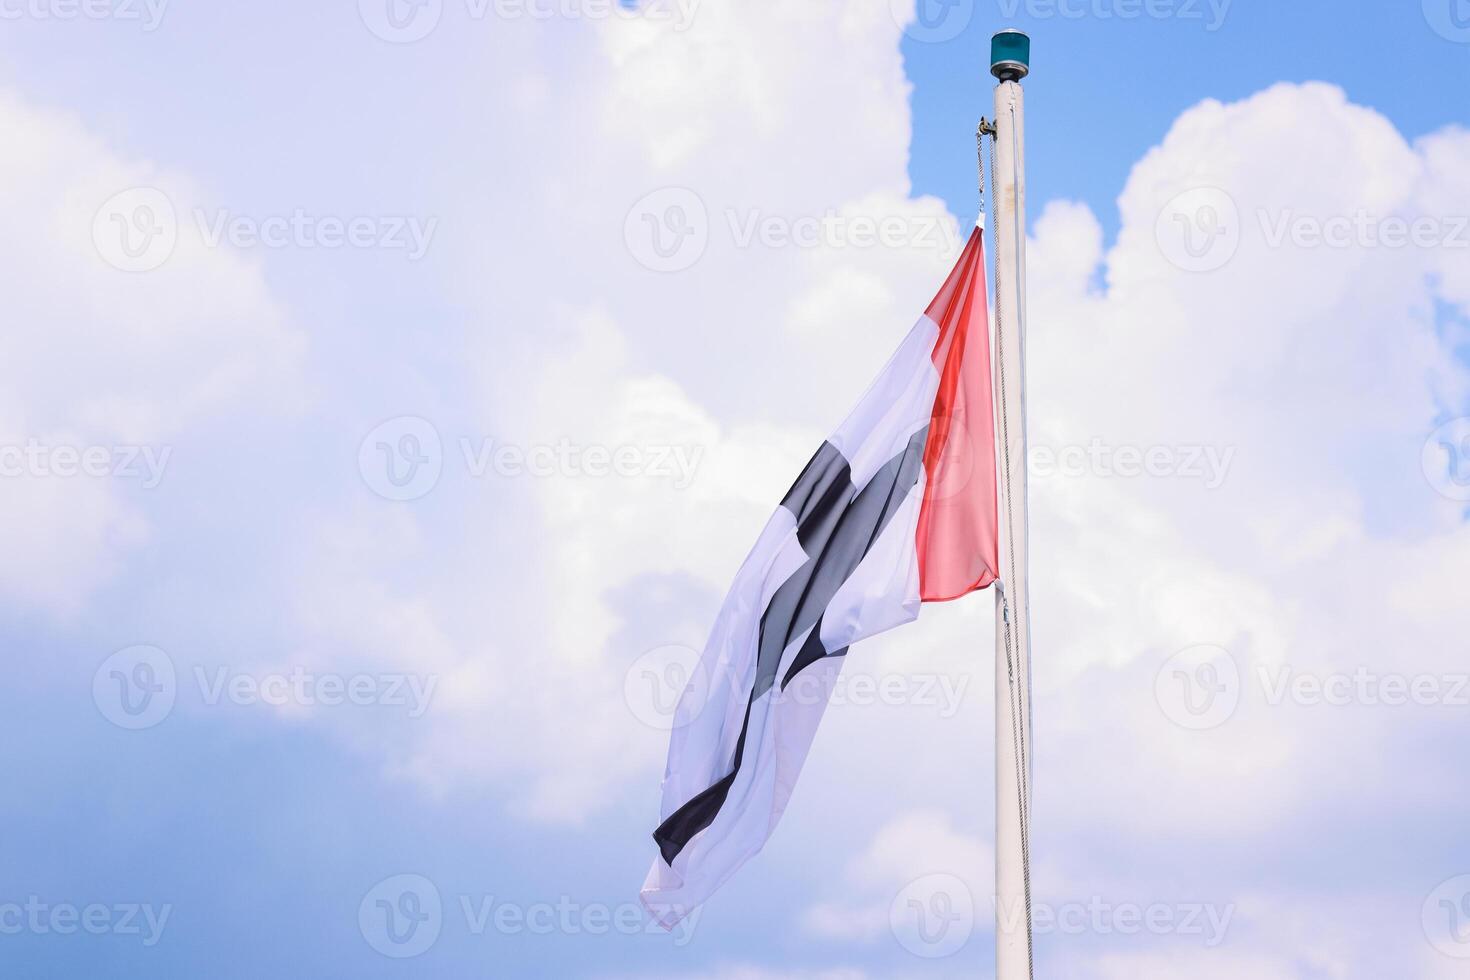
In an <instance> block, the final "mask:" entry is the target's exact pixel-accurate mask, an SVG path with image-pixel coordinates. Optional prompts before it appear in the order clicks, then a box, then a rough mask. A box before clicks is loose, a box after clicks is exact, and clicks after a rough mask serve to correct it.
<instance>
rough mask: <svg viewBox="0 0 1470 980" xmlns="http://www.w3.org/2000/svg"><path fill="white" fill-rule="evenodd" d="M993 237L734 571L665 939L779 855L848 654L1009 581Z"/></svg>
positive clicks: (686, 720) (688, 751)
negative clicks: (996, 392)
mask: <svg viewBox="0 0 1470 980" xmlns="http://www.w3.org/2000/svg"><path fill="white" fill-rule="evenodd" d="M983 237H984V236H983V233H982V231H981V230H980V229H978V228H977V229H976V230H975V232H974V233H973V234H972V235H971V236H970V240H969V242H968V243H967V244H966V246H965V249H964V252H963V253H962V254H961V256H960V259H959V262H958V263H957V264H956V266H955V268H954V271H953V272H951V273H950V276H949V278H948V280H947V281H946V282H945V283H944V287H943V288H942V289H941V290H940V291H939V294H938V295H937V296H936V297H935V298H934V302H933V303H931V304H930V305H929V308H928V310H927V311H925V313H924V315H923V316H922V317H920V318H919V322H918V323H917V324H916V325H915V326H914V328H913V330H911V331H910V332H909V334H908V336H907V338H906V339H905V340H904V341H903V343H902V344H901V345H900V346H899V348H898V351H897V352H896V353H895V354H894V355H893V357H892V358H890V359H889V361H888V363H887V365H885V366H884V368H883V370H882V372H881V373H880V374H879V375H878V378H877V380H876V381H874V382H873V384H872V385H871V386H870V387H869V388H868V390H867V392H866V393H865V394H864V395H863V397H862V400H861V401H859V402H858V404H857V407H856V408H855V409H853V411H852V412H851V414H849V415H848V417H847V419H846V421H844V422H843V423H842V425H841V427H840V428H838V430H837V431H836V433H834V434H833V435H832V437H831V438H830V439H829V440H827V442H825V443H823V444H822V446H821V448H820V449H818V450H817V452H816V455H815V456H813V457H812V459H811V461H810V462H809V463H807V465H806V468H805V469H803V470H802V472H801V475H800V476H799V477H797V480H796V482H795V483H794V484H793V485H792V487H791V489H790V490H789V491H788V492H787V494H786V496H785V499H783V500H782V501H781V506H780V507H778V508H777V510H776V513H775V515H774V516H773V517H772V518H771V520H770V521H769V523H767V525H766V527H765V530H764V531H762V532H761V535H760V537H759V539H758V540H757V541H756V543H755V547H754V548H753V549H751V552H750V554H749V556H748V557H747V558H746V559H745V563H744V564H743V565H742V566H741V568H740V571H739V572H738V573H737V575H736V576H735V582H734V584H733V585H732V586H731V587H730V592H729V595H727V596H726V598H725V602H724V605H723V606H722V607H721V609H720V613H719V616H718V617H717V618H716V620H715V624H714V627H713V629H712V630H711V632H710V637H709V641H708V643H707V644H706V645H705V648H704V652H703V654H702V656H701V658H700V662H699V667H698V669H697V671H696V672H695V675H694V677H693V678H692V679H691V681H690V683H689V685H688V687H687V688H686V689H685V692H684V694H683V696H682V697H681V698H680V701H679V705H678V708H677V709H676V712H675V716H674V726H673V734H672V736H671V739H670V744H669V757H668V766H667V768H666V770H665V773H664V782H663V802H662V808H661V819H662V823H661V824H660V825H659V827H658V829H657V830H655V831H654V834H653V837H654V841H655V842H656V843H657V845H658V855H657V856H656V857H655V858H654V862H653V867H652V869H651V870H650V871H649V873H648V878H647V880H646V881H645V883H644V886H643V891H642V898H643V902H644V904H645V905H646V906H647V908H648V909H649V911H650V913H651V914H652V915H653V916H654V917H655V918H656V919H657V920H658V921H659V922H660V923H662V924H663V925H664V926H665V927H666V928H672V927H673V926H674V925H675V924H677V923H678V922H679V921H680V920H681V919H682V918H684V917H685V916H686V915H688V914H689V913H690V912H691V911H693V910H694V909H695V908H696V907H698V906H699V905H700V904H701V903H703V902H704V901H705V899H707V898H708V897H709V896H710V895H711V894H712V893H713V892H714V891H715V890H716V889H718V888H719V887H720V886H721V885H722V884H724V882H725V881H726V880H728V879H729V877H730V876H731V875H732V874H734V873H735V871H736V870H737V869H738V868H739V867H740V866H741V865H742V864H744V863H745V862H746V861H747V860H749V859H750V858H751V857H752V856H754V855H755V854H756V853H757V852H758V851H760V849H761V848H762V847H763V846H764V845H765V842H766V840H767V839H768V838H769V836H770V834H771V832H772V831H773V830H774V829H775V826H776V823H777V822H778V821H779V820H780V817H781V814H782V812H783V811H784V810H785V809H786V804H787V802H788V800H789V799H790V797H791V791H792V789H793V787H794V786H795V783H796V778H797V775H798V774H799V773H800V771H801V767H802V764H803V763H804V762H805V760H806V756H807V752H808V750H809V749H810V747H811V743H812V738H813V737H814V736H815V734H816V730H817V724H818V722H820V721H821V718H822V714H823V712H824V711H825V709H826V707H827V702H828V700H829V699H830V697H831V693H832V689H833V686H834V684H835V683H836V680H837V677H838V674H839V673H840V671H841V669H842V664H843V660H844V658H845V656H846V655H847V652H848V648H849V647H850V646H851V645H852V644H853V643H855V642H857V641H858V640H861V639H864V638H865V637H869V636H873V635H874V634H877V633H881V632H883V631H884V630H888V629H891V628H893V627H895V626H899V625H901V624H903V623H907V622H911V621H912V620H914V619H915V618H916V617H917V616H918V613H919V606H920V604H921V603H923V602H937V601H944V600H948V599H955V598H958V597H960V596H962V595H965V594H967V593H969V592H972V591H974V590H976V589H982V588H985V587H986V586H988V585H990V584H991V582H993V581H994V580H995V578H996V566H997V558H996V550H997V535H996V527H997V520H996V463H995V426H994V411H995V409H994V404H993V402H992V398H991V381H990V379H991V373H990V343H989V327H988V313H987V309H986V285H985V255H984V248H983V245H982V242H983Z"/></svg>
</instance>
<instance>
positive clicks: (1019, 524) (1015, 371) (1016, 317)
mask: <svg viewBox="0 0 1470 980" xmlns="http://www.w3.org/2000/svg"><path fill="white" fill-rule="evenodd" d="M1029 56H1030V41H1029V40H1028V39H1027V38H1026V36H1025V35H1024V34H1020V33H1019V32H1016V31H1005V32H1002V33H1001V34H997V35H996V37H995V40H994V42H993V46H992V67H991V71H992V72H993V73H994V74H995V75H996V77H997V78H999V79H1000V84H999V85H997V86H996V89H995V155H994V164H993V166H992V170H993V174H992V194H993V200H994V201H995V344H996V352H995V353H996V357H995V382H996V385H995V387H996V395H995V398H996V429H997V445H998V463H999V467H1000V474H999V475H1000V499H999V512H1000V513H999V516H1000V577H1001V581H1000V585H1001V588H999V589H997V590H996V606H995V916H996V929H995V970H996V978H997V980H1031V978H1032V975H1033V974H1032V944H1031V938H1032V937H1031V867H1030V864H1031V855H1030V831H1031V826H1030V824H1031V749H1030V746H1031V653H1030V651H1031V617H1030V603H1029V601H1028V594H1027V580H1026V531H1027V514H1026V499H1027V498H1026V460H1027V445H1026V394H1025V385H1026V357H1025V355H1026V350H1025V347H1026V176H1025V174H1026V170H1025V123H1024V120H1025V112H1024V110H1025V103H1024V101H1023V98H1022V93H1021V85H1020V80H1021V79H1022V78H1024V77H1025V75H1026V73H1027V71H1028V62H1029Z"/></svg>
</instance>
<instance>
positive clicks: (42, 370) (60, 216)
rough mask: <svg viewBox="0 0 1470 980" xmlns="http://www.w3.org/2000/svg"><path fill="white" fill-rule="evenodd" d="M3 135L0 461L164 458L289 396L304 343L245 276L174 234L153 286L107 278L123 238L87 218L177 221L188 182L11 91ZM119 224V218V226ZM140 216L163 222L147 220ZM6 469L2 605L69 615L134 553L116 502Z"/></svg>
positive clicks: (106, 222)
mask: <svg viewBox="0 0 1470 980" xmlns="http://www.w3.org/2000/svg"><path fill="white" fill-rule="evenodd" d="M0 128H3V129H4V131H5V133H6V139H5V140H4V143H3V146H0V214H3V215H4V217H5V224H6V227H7V228H10V229H12V230H13V231H14V233H12V234H7V235H5V236H4V237H3V240H0V295H3V296H4V297H5V317H6V319H5V327H4V329H3V330H0V445H4V446H6V447H22V448H23V447H27V446H28V444H30V443H31V442H32V441H34V442H35V443H37V444H39V445H41V446H45V447H73V448H76V449H79V450H80V449H86V448H88V447H99V448H103V449H106V450H108V451H109V453H113V452H114V451H116V450H117V447H136V446H141V445H150V446H152V447H155V448H156V449H158V450H160V451H162V449H163V448H164V447H166V446H167V445H168V443H169V442H170V441H171V440H173V439H177V438H179V437H181V436H185V435H188V434H191V433H198V432H199V431H200V428H201V426H202V424H203V423H205V422H206V421H208V420H210V419H211V418H212V417H213V416H217V415H218V414H219V413H220V412H221V411H222V410H223V409H226V408H239V407H242V406H244V405H246V404H266V405H271V406H276V405H280V404H283V403H285V402H289V401H290V400H292V399H294V398H296V397H297V393H296V387H297V385H298V384H299V382H298V381H297V380H296V379H295V376H294V371H295V362H296V360H297V358H298V356H299V354H300V349H301V339H300V337H299V336H298V335H297V334H296V333H294V332H293V330H292V329H291V328H290V327H289V326H288V325H287V324H286V322H285V316H284V314H283V312H282V311H281V310H280V309H279V308H278V307H277V305H276V304H275V302H274V301H273V300H272V298H271V296H270V294H269V291H268V289H267V288H266V286H265V283H264V282H263V280H262V278H261V275H260V273H259V271H258V270H257V269H255V268H253V267H252V266H250V265H248V264H246V263H245V262H243V261H241V260H240V259H239V258H237V257H235V256H232V255H230V254H227V253H224V252H220V251H212V250H210V249H207V248H206V247H205V246H204V243H203V242H202V241H200V240H199V239H198V237H197V236H196V235H192V234H190V233H188V228H187V223H185V228H184V233H183V234H181V235H180V236H179V238H178V241H177V245H176V247H175V248H174V249H173V251H172V254H171V256H169V257H168V258H167V260H166V261H164V262H163V264H162V265H161V266H160V267H158V268H156V269H154V270H153V271H148V272H127V271H121V270H120V269H119V268H116V267H114V266H113V265H110V264H109V263H108V261H106V256H108V255H109V254H111V255H113V257H115V258H116V257H117V255H118V254H119V253H113V252H110V251H108V249H109V248H110V244H109V243H108V241H107V240H106V238H105V236H107V235H111V234H114V233H116V234H119V235H120V234H122V233H124V229H123V228H121V227H118V226H116V225H114V224H113V223H112V222H111V220H110V217H111V216H109V215H105V214H104V216H103V217H102V218H101V219H100V221H99V219H98V214H99V209H103V208H104V206H105V205H106V204H107V202H109V200H112V199H114V198H115V196H116V195H119V194H126V193H128V192H130V191H132V190H134V189H137V188H153V189H156V190H158V191H162V192H163V194H164V195H165V196H166V197H167V198H168V199H170V200H171V203H172V205H173V206H174V208H175V210H176V212H177V214H179V215H183V214H184V213H185V210H186V209H187V208H189V207H190V206H192V204H193V203H194V202H195V201H197V200H198V194H199V192H198V190H197V189H196V188H195V187H194V186H193V185H192V183H191V182H190V181H189V179H188V178H187V177H185V176H183V175H180V174H177V173H171V172H168V171H167V170H165V169H164V168H161V167H159V166H157V165H155V164H152V163H149V162H145V161H137V160H129V159H125V158H123V157H122V156H121V155H120V154H118V153H117V152H115V151H113V150H112V149H111V148H110V147H109V146H108V145H107V144H105V143H104V142H103V141H102V140H100V139H98V138H96V137H95V136H93V135H91V134H89V133H88V132H87V131H86V130H85V129H84V128H83V127H82V126H81V125H80V124H79V123H77V122H76V121H74V120H73V119H71V118H70V117H67V116H65V115H62V114H60V113H58V112H55V111H52V110H49V109H44V108H41V107H38V106H36V105H33V104H31V103H29V102H27V101H25V100H24V99H22V98H21V97H19V96H17V95H16V94H14V93H12V92H5V91H0ZM123 200H124V203H125V204H127V203H128V202H129V201H131V200H132V199H131V198H124V199H123ZM143 200H147V201H149V202H152V201H154V200H156V198H145V199H143ZM125 210H126V211H127V213H125V214H121V215H119V217H120V218H123V219H127V218H130V217H132V216H134V215H133V213H132V209H131V205H129V206H128V207H127V208H125ZM137 216H138V217H139V218H140V219H142V218H143V217H147V219H148V221H149V222H152V224H150V227H155V228H163V227H165V226H166V225H167V223H168V219H167V216H166V215H165V214H164V213H162V212H157V213H154V212H149V214H148V215H147V216H144V215H142V214H139V215H137ZM94 229H96V230H97V232H98V234H100V235H103V236H104V240H103V248H102V249H101V250H99V246H98V244H97V242H96V241H95V240H94ZM129 231H130V232H137V233H138V235H139V236H141V231H139V230H138V229H136V228H134V229H129ZM119 241H120V239H119ZM142 241H143V240H142V238H141V237H138V238H136V239H135V240H134V245H135V246H136V247H137V248H140V249H141V248H142ZM158 241H162V239H159V240H158ZM159 247H162V246H159ZM145 254H146V251H145ZM160 254H167V253H166V251H165V252H163V253H160ZM122 451H126V449H124V450H122ZM7 465H8V467H9V468H11V469H13V468H14V466H20V467H21V469H20V470H18V471H15V472H9V473H7V475H6V476H4V477H3V478H0V537H3V538H4V539H5V540H6V541H8V542H10V543H11V545H12V547H7V548H6V550H5V556H4V558H0V599H3V600H5V601H8V602H10V603H13V604H14V605H16V606H18V607H21V608H32V607H41V608H43V609H48V610H52V611H55V612H68V611H75V610H77V609H78V608H80V606H81V604H82V603H83V602H84V600H85V597H86V596H87V595H88V594H89V593H90V592H91V591H92V590H94V589H95V588H96V587H98V586H99V585H101V584H103V583H104V582H106V581H108V580H109V579H110V578H111V577H112V576H113V575H114V574H116V573H117V572H118V570H119V569H121V568H122V567H124V566H125V562H126V557H127V555H128V553H129V552H130V551H132V550H133V549H134V548H136V547H137V546H138V545H139V544H140V543H142V542H143V541H145V540H147V538H148V524H147V522H146V520H145V519H144V518H143V517H142V515H141V511H140V509H139V508H138V507H137V506H136V501H134V500H130V499H129V496H128V493H129V490H130V489H131V487H129V486H127V485H126V483H127V481H126V480H124V479H121V478H118V477H113V478H107V477H98V476H72V477H67V476H54V475H52V476H48V475H45V473H44V472H41V471H38V470H36V469H35V468H34V467H33V466H32V465H31V464H27V463H21V462H19V461H18V460H17V459H16V458H15V457H13V456H12V457H7Z"/></svg>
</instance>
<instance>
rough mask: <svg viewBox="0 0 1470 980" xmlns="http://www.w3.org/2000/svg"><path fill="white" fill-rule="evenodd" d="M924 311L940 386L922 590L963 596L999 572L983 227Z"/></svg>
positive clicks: (923, 535) (927, 459)
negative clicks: (935, 328)
mask: <svg viewBox="0 0 1470 980" xmlns="http://www.w3.org/2000/svg"><path fill="white" fill-rule="evenodd" d="M927 315H928V316H929V318H930V319H932V320H933V321H934V322H935V323H937V324H938V325H939V340H938V341H937V342H936V343H935V345H934V367H935V368H936V369H937V370H938V371H939V392H938V394H937V395H936V396H935V398H934V412H933V415H932V418H931V422H930V427H929V441H928V443H927V444H926V445H925V447H924V471H925V474H926V477H927V479H926V483H925V487H924V504H923V508H922V509H921V510H920V512H919V529H918V542H917V543H918V549H919V594H920V597H921V598H922V599H923V600H924V601H925V602H942V601H945V600H948V599H958V598H959V597H960V596H962V595H965V594H967V593H969V592H973V591H975V590H976V589H983V588H985V587H986V586H988V585H989V584H990V583H992V582H994V581H995V579H996V566H997V565H998V564H999V559H998V552H999V543H998V542H999V538H998V534H997V528H998V526H999V521H998V519H997V517H996V514H997V505H996V475H995V403H994V400H993V398H992V395H991V387H990V325H989V324H990V320H989V317H990V314H989V309H988V307H987V304H986V284H985V247H984V235H983V233H982V232H981V231H980V229H978V228H977V229H975V233H974V234H973V235H971V236H970V241H969V243H968V244H967V245H966V246H965V251H964V253H963V254H962V255H961V256H960V261H959V262H958V264H956V265H955V268H954V271H953V272H951V273H950V275H949V280H948V281H947V282H945V284H944V288H943V289H941V290H940V291H939V295H937V296H935V297H934V302H933V303H931V304H930V305H929V309H928V311H927Z"/></svg>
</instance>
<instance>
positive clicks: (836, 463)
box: [653, 426, 929, 865]
mask: <svg viewBox="0 0 1470 980" xmlns="http://www.w3.org/2000/svg"><path fill="white" fill-rule="evenodd" d="M928 436H929V429H928V427H927V426H926V427H925V428H923V429H921V430H919V431H918V432H916V433H914V435H913V438H911V439H910V440H909V443H908V445H907V446H905V447H904V449H903V451H902V452H900V453H899V454H898V455H897V456H895V457H893V458H892V459H890V460H889V461H888V462H887V463H885V464H884V466H883V468H882V469H880V470H879V471H878V472H877V473H875V474H873V477H872V479H870V480H869V481H868V482H867V484H866V485H865V486H864V487H863V488H862V490H861V491H859V490H858V489H857V488H856V487H855V486H853V483H852V467H851V465H850V464H849V463H848V461H847V460H846V459H844V458H843V456H842V453H841V452H839V451H838V450H837V447H836V446H834V445H832V444H831V443H830V442H824V443H822V448H821V449H818V450H817V454H816V455H815V456H813V457H812V459H811V462H809V463H807V465H806V468H805V469H804V470H802V472H801V476H799V477H798V478H797V480H796V483H795V484H793V485H792V487H791V489H790V490H789V491H788V492H787V494H786V497H785V499H784V500H782V501H781V506H782V507H785V508H786V509H787V510H789V511H791V513H792V514H793V515H795V517H796V535H797V540H798V541H799V542H800V543H801V550H802V551H803V552H805V553H806V555H807V556H808V557H807V560H806V561H805V562H804V563H803V564H802V565H801V567H800V568H798V569H797V570H796V571H794V572H792V573H791V577H790V578H788V579H787V580H786V581H785V582H784V583H782V585H781V587H780V588H778V589H777V590H776V591H775V593H774V594H773V595H772V596H771V601H770V602H769V603H768V604H767V605H766V609H765V612H764V613H762V614H761V624H760V641H759V644H758V647H757V649H758V654H757V663H756V673H755V681H754V684H753V685H752V690H751V693H750V700H749V702H748V703H747V704H746V706H745V721H744V723H743V724H742V726H741V730H740V738H739V740H738V741H737V742H736V744H735V756H734V759H733V760H732V761H731V763H730V772H729V773H728V774H726V775H725V776H724V777H723V778H722V779H720V780H719V781H718V782H716V783H715V784H714V785H713V786H711V787H709V788H708V789H706V790H704V791H703V792H701V793H699V794H698V795H697V796H695V797H694V798H693V799H691V800H690V801H689V802H688V803H685V804H684V805H683V806H681V807H680V808H679V809H678V810H676V811H674V813H673V814H671V815H670V816H669V818H668V819H667V820H665V821H664V822H663V823H662V824H661V825H659V828H658V829H657V830H655V831H654V832H653V839H654V840H655V841H657V842H658V847H659V853H660V854H662V855H663V859H664V861H665V862H666V863H668V864H670V865H672V864H673V863H674V858H675V857H677V856H678V854H679V852H680V851H682V850H683V849H684V847H685V845H687V844H688V843H689V841H690V840H692V839H693V837H694V835H695V834H697V833H699V832H700V831H701V830H704V829H705V828H706V827H708V826H709V825H710V824H712V823H713V822H714V820H715V817H716V815H718V814H719V812H720V808H721V807H722V806H724V804H725V798H726V797H727V796H729V793H730V787H731V786H733V785H734V783H735V777H736V775H737V774H738V773H739V772H740V763H741V760H742V759H743V758H744V755H745V737H746V735H747V734H748V733H749V731H750V713H751V711H753V710H754V708H755V703H756V701H758V700H759V699H760V698H761V696H762V695H764V694H765V693H766V692H768V691H769V690H770V689H771V688H772V687H773V686H774V685H775V683H776V673H777V671H778V670H779V668H780V665H781V655H782V654H783V653H784V652H785V651H786V649H787V648H788V647H789V646H790V645H791V643H792V641H793V640H795V639H796V637H798V636H801V635H802V634H803V633H806V632H807V631H808V630H810V633H809V634H808V635H807V638H806V641H805V642H804V643H803V644H802V646H801V649H800V650H799V651H797V654H796V657H795V658H794V659H793V660H792V662H791V666H790V668H788V669H787V671H786V676H785V677H784V678H782V680H781V688H782V690H785V688H786V686H787V685H788V684H790V683H791V681H792V679H793V678H795V677H796V675H797V674H799V673H801V671H803V670H805V669H806V668H807V667H809V666H811V665H812V664H814V663H816V662H817V661H819V660H822V659H824V658H826V657H841V656H843V655H844V654H846V653H847V648H846V647H843V648H842V649H840V650H827V649H825V648H824V647H823V646H822V638H821V632H822V622H821V621H822V615H823V613H825V612H826V610H827V607H828V605H829V604H830V603H831V602H832V599H833V597H834V596H836V595H837V590H838V589H839V588H841V587H842V583H844V582H846V581H847V580H848V578H849V577H851V575H852V573H853V571H854V570H855V569H856V568H857V567H858V565H859V564H860V563H861V562H862V560H863V558H864V556H866V555H867V553H868V551H869V550H871V549H872V547H873V543H874V542H876V541H877V540H878V536H879V535H880V534H882V533H883V529H884V528H885V527H887V526H888V523H889V521H891V520H892V519H893V515H894V514H895V513H897V511H898V508H899V507H900V506H901V505H902V504H903V502H904V500H905V499H906V498H907V497H908V495H909V491H911V490H912V489H913V488H914V486H915V485H916V484H917V483H918V482H919V473H920V471H921V470H922V468H923V465H924V444H925V442H926V441H927V440H928Z"/></svg>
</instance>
